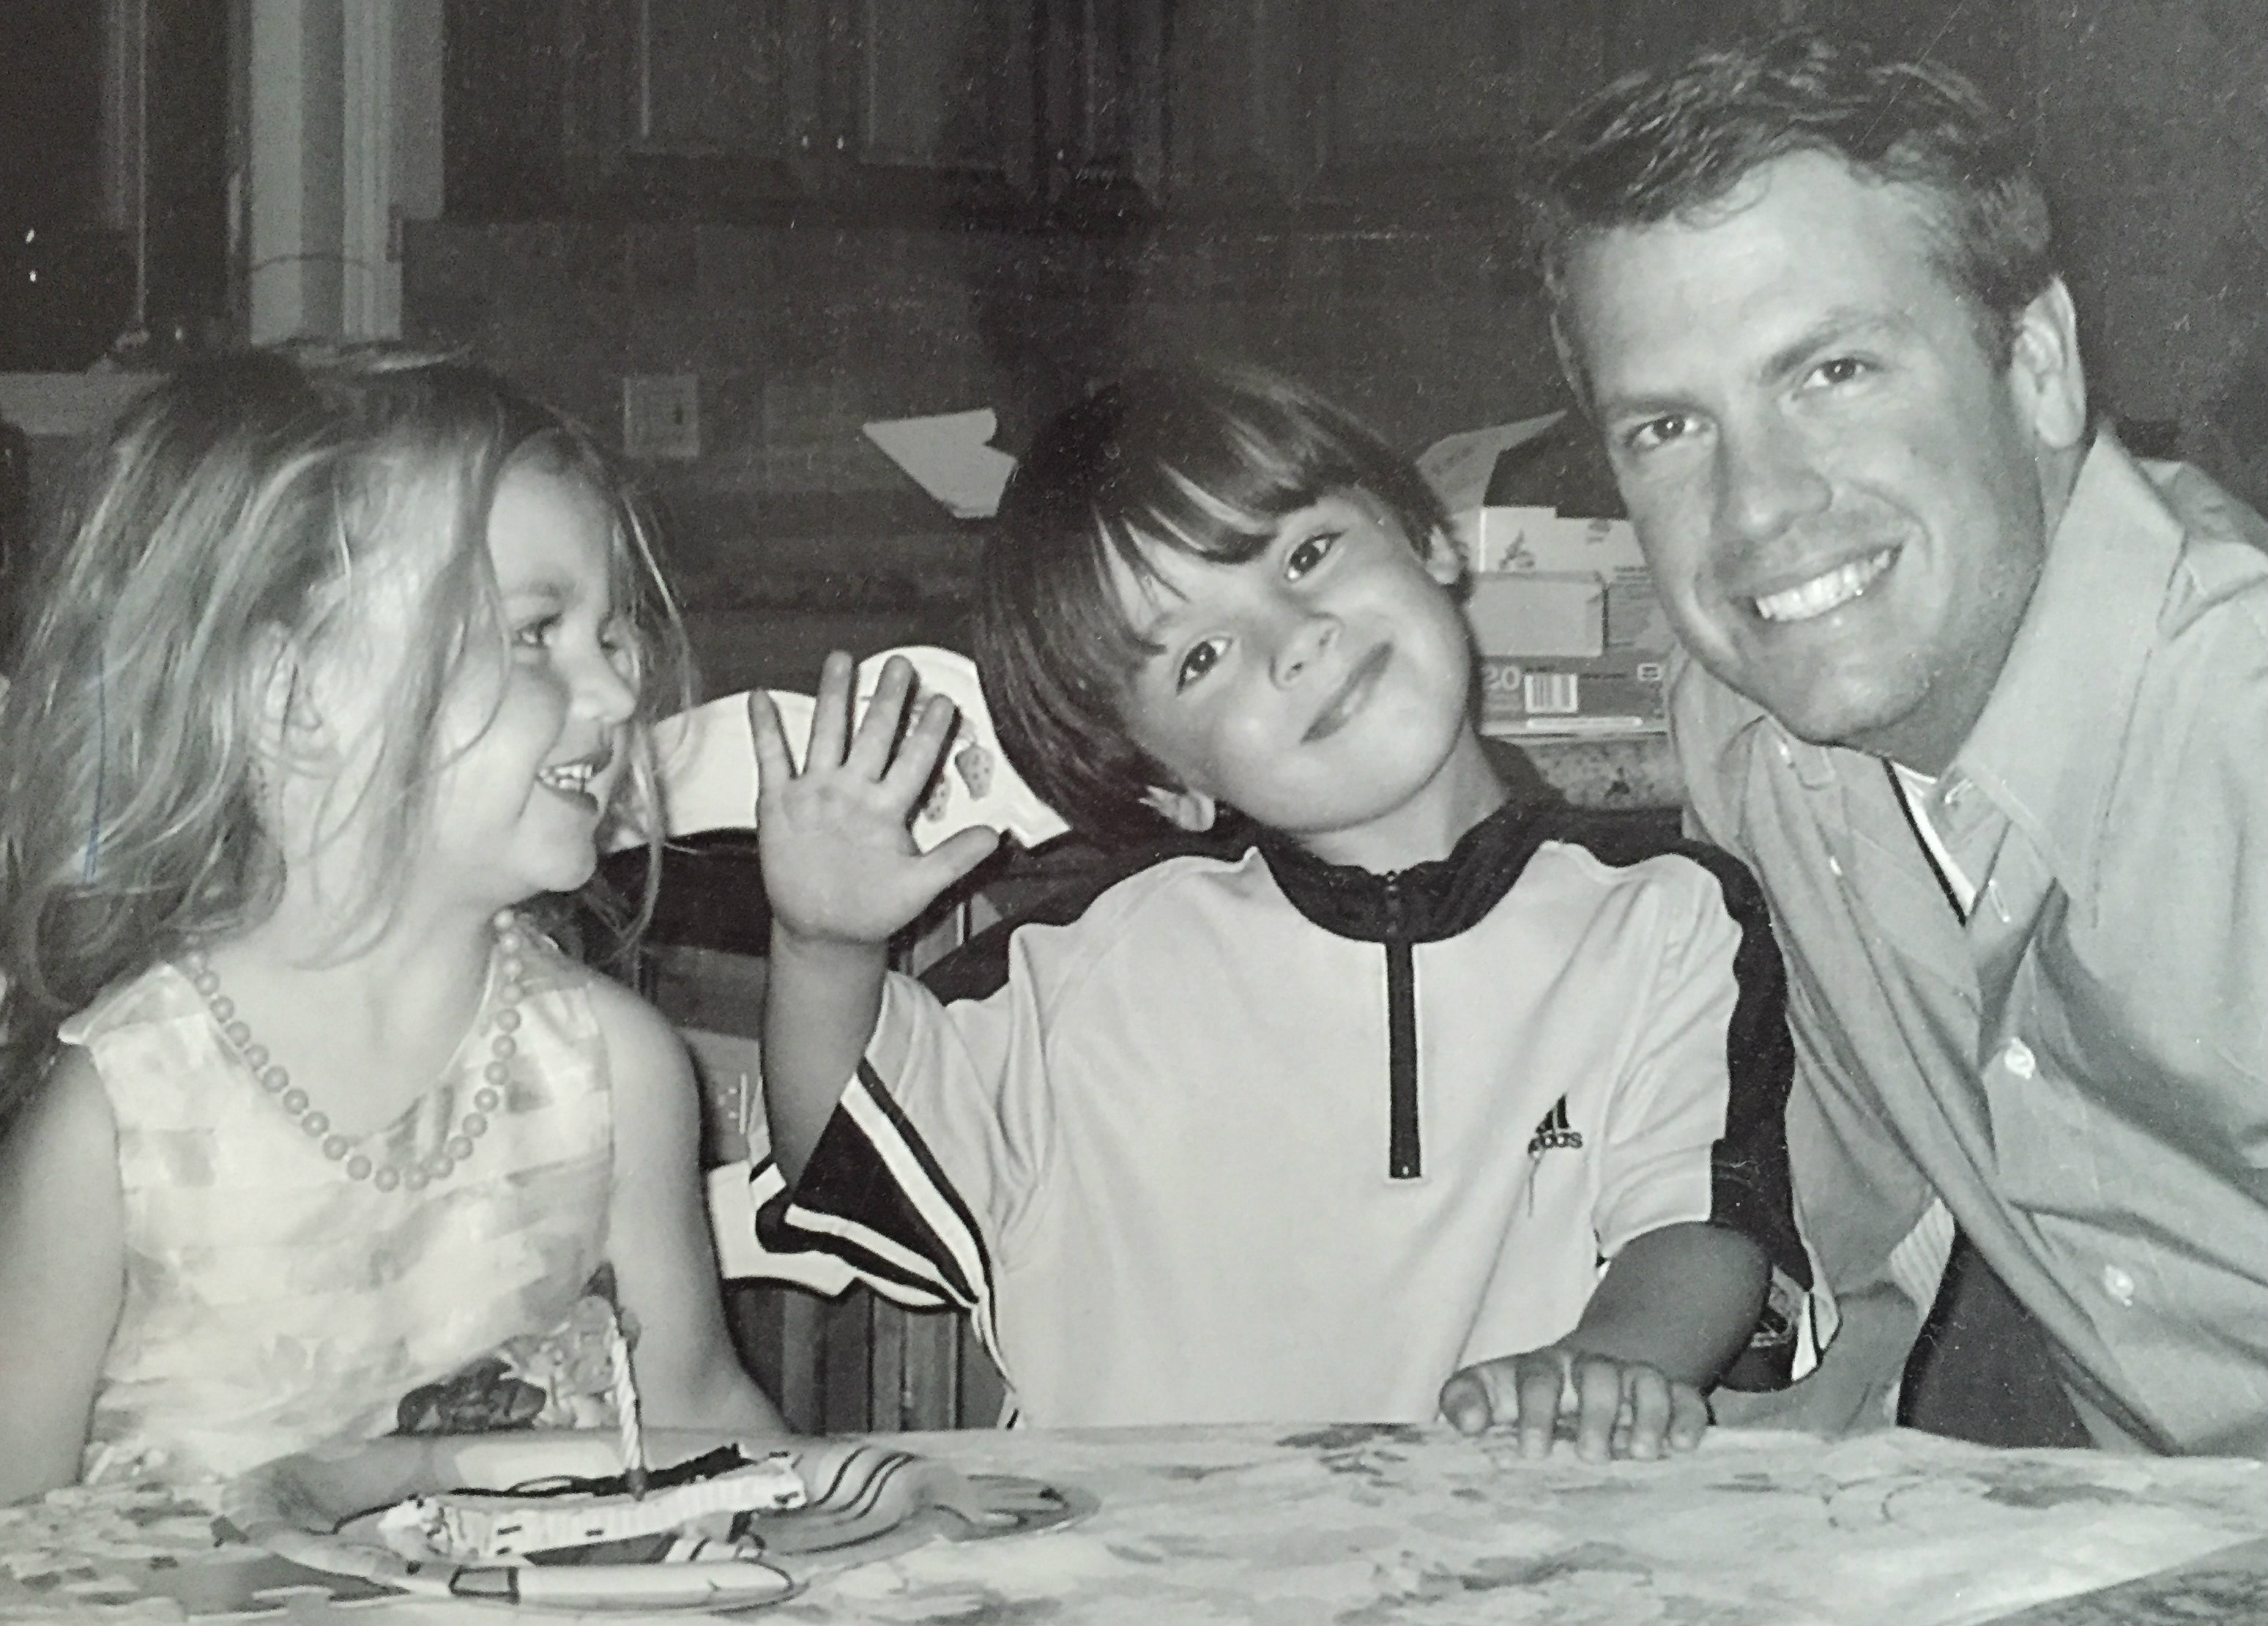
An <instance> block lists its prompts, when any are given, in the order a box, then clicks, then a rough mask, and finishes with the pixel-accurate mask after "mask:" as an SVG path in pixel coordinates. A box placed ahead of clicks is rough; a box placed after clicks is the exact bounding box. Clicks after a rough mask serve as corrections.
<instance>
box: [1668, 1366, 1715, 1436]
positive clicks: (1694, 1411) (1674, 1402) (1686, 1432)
mask: <svg viewBox="0 0 2268 1626" xmlns="http://www.w3.org/2000/svg"><path fill="white" fill-rule="evenodd" d="M1708 1428H1709V1402H1707V1401H1706V1400H1705V1399H1704V1398H1703V1397H1702V1394H1701V1391H1700V1390H1698V1389H1697V1388H1695V1387H1692V1386H1691V1385H1690V1384H1684V1383H1674V1384H1671V1385H1670V1386H1669V1434H1668V1439H1669V1448H1670V1449H1671V1450H1672V1451H1690V1450H1692V1449H1693V1448H1694V1447H1695V1446H1698V1445H1699V1444H1700V1443H1701V1436H1702V1435H1703V1434H1705V1432H1707V1431H1708Z"/></svg>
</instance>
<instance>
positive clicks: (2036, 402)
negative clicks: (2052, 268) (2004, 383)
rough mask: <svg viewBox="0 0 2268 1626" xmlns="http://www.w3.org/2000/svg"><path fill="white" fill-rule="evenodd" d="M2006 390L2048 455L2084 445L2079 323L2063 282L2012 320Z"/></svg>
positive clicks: (2083, 381) (2084, 404) (2045, 290)
mask: <svg viewBox="0 0 2268 1626" xmlns="http://www.w3.org/2000/svg"><path fill="white" fill-rule="evenodd" d="M2008 387H2009V388H2010V389H2011V390H2013V391H2014V393H2015V398H2016V405H2017V408H2018V410H2019V411H2021V413H2022V414H2023V415H2024V418H2025V421H2026V422H2028V423H2030V424H2031V426H2032V432H2033V433H2034V434H2036V436H2038V437H2039V441H2040V445H2042V446H2043V447H2044V448H2045V449H2046V450H2048V451H2051V452H2067V451H2069V450H2071V449H2072V448H2073V447H2074V446H2076V445H2079V444H2080V442H2081V441H2083V440H2085V439H2086V438H2087V374H2086V372H2085V370H2084V369H2083V368H2082V367H2081V366H2080V359H2079V319H2078V317H2077V315H2076V314H2074V313H2073V310H2072V305H2071V291H2070V290H2069V289H2067V288H2066V287H2065V286H2064V285H2063V279H2062V278H2061V277H2057V278H2056V279H2055V280H2054V281H2052V282H2051V283H2049V284H2048V285H2047V286H2046V287H2045V288H2043V289H2042V290H2041V291H2040V292H2039V295H2038V297H2037V298H2035V299H2034V300H2033V301H2032V302H2031V303H2030V304H2029V305H2026V306H2025V307H2024V308H2023V311H2022V313H2021V314H2019V315H2018V316H2017V318H2016V331H2015V335H2014V342H2013V344H2012V345H2011V346H2010V349H2009V356H2008Z"/></svg>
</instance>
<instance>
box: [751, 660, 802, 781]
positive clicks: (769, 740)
mask: <svg viewBox="0 0 2268 1626" xmlns="http://www.w3.org/2000/svg"><path fill="white" fill-rule="evenodd" d="M748 735H749V738H750V739H753V740H755V747H756V802H757V804H758V806H762V803H763V802H764V801H765V800H766V798H770V797H774V796H777V795H778V794H779V791H780V787H781V786H783V785H784V784H786V783H787V782H788V781H789V780H790V779H792V778H793V777H795V762H794V759H793V758H792V756H791V755H790V754H789V752H788V748H787V727H786V725H784V724H783V723H782V722H781V721H780V714H779V707H778V706H777V705H776V704H774V703H773V701H772V697H771V695H770V692H769V691H768V690H765V689H761V688H752V689H750V690H749V691H748Z"/></svg>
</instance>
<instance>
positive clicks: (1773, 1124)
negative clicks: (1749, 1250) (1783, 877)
mask: <svg viewBox="0 0 2268 1626" xmlns="http://www.w3.org/2000/svg"><path fill="white" fill-rule="evenodd" d="M1563 839H1567V840H1572V841H1575V842H1580V844H1581V845H1583V846H1584V847H1586V848H1587V849H1589V850H1590V851H1591V852H1592V853H1593V854H1594V855H1595V856H1596V857H1598V858H1599V859H1600V860H1601V861H1602V863H1606V864H1609V865H1616V866H1622V865H1631V864H1636V863H1638V861H1639V860H1641V859H1644V858H1648V857H1655V856H1657V855H1659V854H1662V853H1670V854H1675V856H1677V857H1683V858H1685V859H1688V860H1689V861H1690V862H1692V863H1694V864H1696V865H1699V866H1700V867H1701V868H1702V869H1704V870H1705V871H1707V872H1709V874H1710V876H1711V877H1712V879H1714V880H1715V881H1716V883H1717V888H1718V892H1719V895H1720V896H1721V897H1722V898H1723V900H1724V905H1725V912H1726V914H1727V915H1728V916H1731V918H1732V921H1733V924H1734V927H1735V928H1736V929H1737V930H1738V931H1739V932H1740V941H1739V944H1738V945H1736V946H1735V947H1734V951H1733V978H1734V984H1735V991H1734V999H1733V1014H1732V1018H1731V1020H1730V1021H1729V1022H1728V1023H1727V1026H1726V1032H1725V1062H1726V1073H1727V1078H1728V1079H1729V1080H1730V1092H1729V1094H1728V1096H1727V1100H1726V1102H1725V1132H1724V1134H1723V1136H1722V1137H1720V1138H1719V1140H1718V1142H1717V1144H1716V1145H1715V1146H1714V1148H1712V1151H1711V1154H1710V1173H1711V1180H1710V1187H1711V1189H1710V1214H1709V1218H1710V1219H1711V1221H1712V1223H1714V1224H1717V1225H1728V1226H1730V1227H1731V1228H1733V1229H1734V1230H1735V1231H1738V1232H1741V1233H1742V1234H1743V1235H1744V1236H1747V1237H1749V1239H1750V1240H1753V1241H1754V1242H1755V1243H1756V1245H1757V1246H1758V1247H1761V1248H1763V1249H1764V1256H1765V1258H1766V1259H1768V1260H1769V1261H1771V1265H1772V1268H1773V1270H1774V1272H1775V1273H1776V1274H1777V1275H1779V1276H1784V1277H1787V1278H1788V1279H1789V1280H1790V1281H1791V1282H1792V1283H1793V1284H1794V1285H1795V1286H1796V1287H1797V1288H1799V1289H1801V1290H1803V1291H1808V1290H1809V1289H1810V1287H1811V1285H1812V1283H1811V1262H1810V1260H1809V1257H1808V1255H1807V1254H1805V1252H1804V1249H1803V1243H1802V1241H1801V1240H1800V1237H1799V1236H1798V1234H1797V1232H1796V1226H1795V1202H1794V1196H1793V1190H1792V1188H1791V1181H1790V1178H1789V1174H1788V1166H1787V1099H1788V1093H1789V1091H1790V1090H1791V1089H1792V1088H1793V1085H1794V1082H1795V1041H1794V1039H1793V1036H1792V1035H1791V1034H1790V1033H1789V1031H1788V1026H1787V970H1786V965H1785V964H1784V963H1783V961H1782V960H1781V959H1780V951H1779V942H1778V938H1776V937H1774V935H1773V933H1772V927H1771V912H1770V910H1769V909H1767V907H1766V905H1765V902H1764V889H1763V887H1760V886H1758V885H1757V883H1756V877H1755V876H1753V875H1751V874H1750V873H1749V870H1748V867H1747V866H1746V865H1743V864H1742V863H1741V861H1740V860H1739V859H1737V858H1735V857H1733V856H1732V855H1731V854H1730V853H1727V852H1726V851H1724V850H1721V849H1719V848H1716V847H1712V846H1710V845H1709V844H1708V843H1706V842H1696V841H1691V840H1689V839H1687V838H1685V837H1684V836H1682V835H1674V834H1668V833H1666V832H1665V831H1664V830H1663V828H1661V820H1658V819H1654V818H1650V817H1646V816H1642V815H1632V814H1622V813H1574V814H1572V815H1571V816H1570V819H1569V822H1568V829H1567V833H1566V835H1565V836H1564V837H1563Z"/></svg>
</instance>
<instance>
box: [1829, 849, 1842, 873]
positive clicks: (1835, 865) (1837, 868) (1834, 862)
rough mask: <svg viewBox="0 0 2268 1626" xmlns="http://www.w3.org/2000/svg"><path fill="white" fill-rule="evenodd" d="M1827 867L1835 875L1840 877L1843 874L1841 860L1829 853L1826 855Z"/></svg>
mask: <svg viewBox="0 0 2268 1626" xmlns="http://www.w3.org/2000/svg"><path fill="white" fill-rule="evenodd" d="M1827 867H1828V869H1829V870H1830V871H1832V872H1834V873H1835V874H1837V875H1840V874H1841V873H1842V872H1843V860H1842V859H1840V858H1838V857H1836V856H1835V855H1834V854H1833V853H1831V852H1830V853H1829V854H1828V855H1827Z"/></svg>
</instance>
